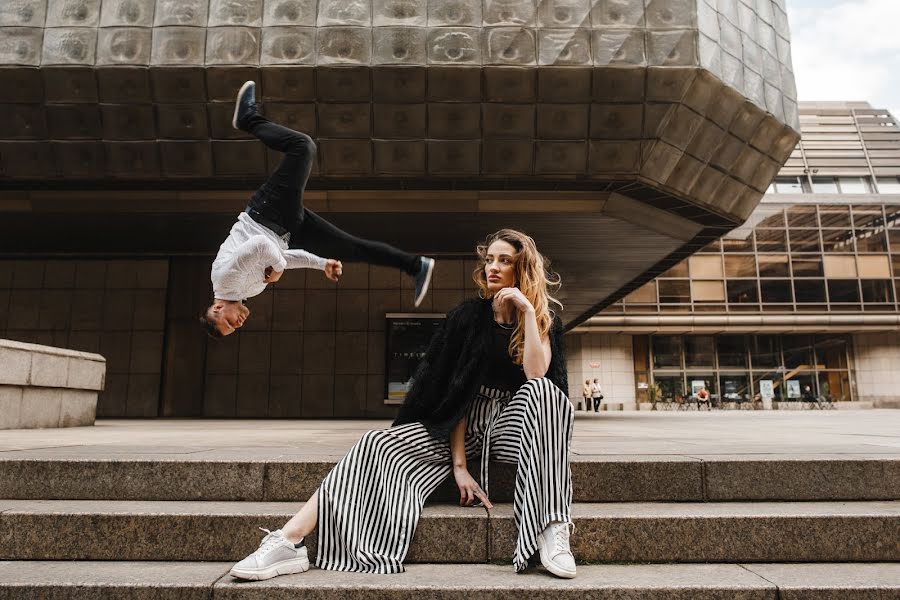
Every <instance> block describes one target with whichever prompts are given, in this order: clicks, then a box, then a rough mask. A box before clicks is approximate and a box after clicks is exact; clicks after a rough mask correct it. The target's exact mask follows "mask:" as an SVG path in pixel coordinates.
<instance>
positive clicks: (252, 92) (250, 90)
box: [231, 81, 256, 129]
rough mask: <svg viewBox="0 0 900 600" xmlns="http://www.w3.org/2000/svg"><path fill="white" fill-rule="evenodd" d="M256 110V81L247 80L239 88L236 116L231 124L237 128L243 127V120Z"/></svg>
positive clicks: (235, 107) (235, 106)
mask: <svg viewBox="0 0 900 600" xmlns="http://www.w3.org/2000/svg"><path fill="white" fill-rule="evenodd" d="M255 112H256V82H253V81H247V82H245V83H244V85H242V86H241V89H240V90H238V93H237V100H236V101H235V103H234V117H232V119H231V125H232V126H233V127H234V128H235V129H243V127H241V125H240V124H241V122H242V121H243V120H244V119H246V118H247V117H249V116H250V115H252V114H254V113H255Z"/></svg>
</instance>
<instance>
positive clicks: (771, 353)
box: [749, 335, 781, 369]
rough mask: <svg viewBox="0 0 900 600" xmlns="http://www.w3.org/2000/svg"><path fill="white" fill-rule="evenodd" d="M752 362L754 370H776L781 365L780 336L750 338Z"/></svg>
mask: <svg viewBox="0 0 900 600" xmlns="http://www.w3.org/2000/svg"><path fill="white" fill-rule="evenodd" d="M749 341H750V362H751V363H753V368H754V369H757V368H763V369H774V368H775V367H777V366H778V365H780V364H781V355H780V352H779V350H778V336H775V335H754V336H751V337H750V340H749Z"/></svg>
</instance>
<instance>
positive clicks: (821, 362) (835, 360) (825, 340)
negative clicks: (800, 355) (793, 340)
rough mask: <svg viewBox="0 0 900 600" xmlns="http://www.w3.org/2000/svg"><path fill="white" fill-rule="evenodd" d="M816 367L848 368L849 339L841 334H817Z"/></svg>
mask: <svg viewBox="0 0 900 600" xmlns="http://www.w3.org/2000/svg"><path fill="white" fill-rule="evenodd" d="M816 368H817V369H846V368H847V340H846V338H843V337H840V336H837V337H835V336H823V335H817V336H816Z"/></svg>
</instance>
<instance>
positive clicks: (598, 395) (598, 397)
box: [591, 379, 603, 412]
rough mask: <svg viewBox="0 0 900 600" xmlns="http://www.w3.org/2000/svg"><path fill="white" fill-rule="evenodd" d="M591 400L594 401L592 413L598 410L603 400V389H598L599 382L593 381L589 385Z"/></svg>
mask: <svg viewBox="0 0 900 600" xmlns="http://www.w3.org/2000/svg"><path fill="white" fill-rule="evenodd" d="M591 399H592V400H593V401H594V412H598V411H599V410H600V402H601V401H602V400H603V388H601V387H600V380H599V379H594V381H593V383H591Z"/></svg>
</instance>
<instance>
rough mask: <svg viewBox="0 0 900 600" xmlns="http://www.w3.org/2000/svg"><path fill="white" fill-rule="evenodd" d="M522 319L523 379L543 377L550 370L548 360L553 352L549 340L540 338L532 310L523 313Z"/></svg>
mask: <svg viewBox="0 0 900 600" xmlns="http://www.w3.org/2000/svg"><path fill="white" fill-rule="evenodd" d="M521 318H522V319H524V320H525V323H524V325H525V351H524V353H523V354H522V368H523V369H524V370H525V377H527V378H528V379H534V378H536V377H543V376H544V375H546V374H547V369H549V368H550V360H551V359H552V358H553V352H552V350H550V338H549V337H548V338H544V339H543V340H542V339H541V338H540V333H539V332H538V325H537V317H536V316H535V314H534V308H530V309H526V310H525V311H523V313H522V316H521Z"/></svg>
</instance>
